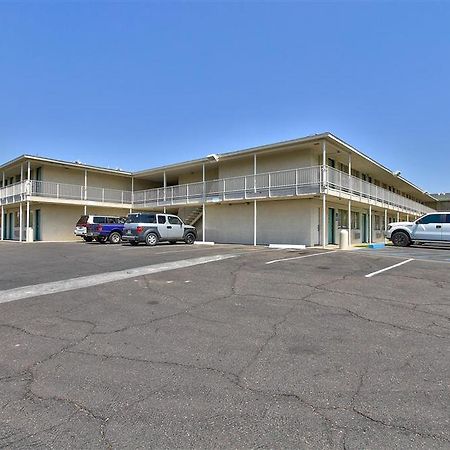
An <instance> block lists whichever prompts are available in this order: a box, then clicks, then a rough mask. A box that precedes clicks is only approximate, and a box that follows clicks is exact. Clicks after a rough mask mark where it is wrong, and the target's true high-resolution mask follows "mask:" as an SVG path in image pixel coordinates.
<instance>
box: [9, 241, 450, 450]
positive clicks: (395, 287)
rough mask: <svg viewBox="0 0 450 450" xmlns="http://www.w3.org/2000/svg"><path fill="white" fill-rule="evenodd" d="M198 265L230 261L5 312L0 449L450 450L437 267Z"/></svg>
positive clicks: (350, 256)
mask: <svg viewBox="0 0 450 450" xmlns="http://www.w3.org/2000/svg"><path fill="white" fill-rule="evenodd" d="M42 248H44V246H42ZM82 248H86V250H79V253H78V254H77V258H79V259H81V260H84V259H86V258H87V256H86V255H91V254H92V253H90V252H91V250H90V249H88V248H87V247H80V249H82ZM99 248H100V247H99ZM172 248H173V247H164V248H163V247H156V248H155V249H150V250H151V251H152V252H153V251H154V250H157V251H158V252H159V251H161V252H162V253H161V255H156V251H155V252H154V253H152V256H154V258H153V259H152V261H155V262H166V261H167V260H170V261H174V259H173V258H172V257H173V254H172V257H170V258H169V254H167V255H164V254H163V251H164V250H167V252H168V251H169V250H171V249H172ZM2 249H3V247H2ZM144 250H146V249H145V248H144V247H143V248H142V251H144ZM180 250H181V247H180ZM210 250H211V249H208V250H205V251H206V252H207V253H208V252H210ZM46 251H47V252H48V253H47V257H48V258H50V260H51V256H52V252H55V253H56V254H58V252H60V255H62V254H64V253H65V252H66V250H64V251H63V250H61V248H60V247H58V246H57V245H56V247H55V248H54V249H53V250H46ZM99 251H101V252H104V253H103V255H109V257H110V258H112V256H111V255H116V254H117V255H120V259H121V260H122V259H126V258H125V256H123V255H124V254H125V253H126V252H127V249H126V248H125V250H124V249H123V248H119V247H115V246H110V247H109V248H106V247H105V248H104V249H103V247H101V249H100V250H99ZM140 251H141V249H140V248H138V251H137V253H138V252H140ZM202 251H203V250H202ZM202 251H200V253H201V252H202ZM84 252H86V254H84ZM108 252H109V253H108ZM116 252H117V253H116ZM190 252H191V250H190V249H189V248H187V249H186V250H184V247H183V250H182V251H181V252H180V255H178V256H177V258H180V259H181V258H182V259H187V258H194V257H196V256H197V254H196V253H195V252H194V253H195V255H194V254H191V253H190ZM214 252H215V253H214ZM208 254H211V255H212V254H233V255H234V257H232V258H229V259H224V260H221V261H216V262H211V263H207V264H203V265H196V266H190V267H185V268H182V269H177V270H168V271H164V272H159V273H154V274H151V275H145V276H140V277H133V278H129V279H126V280H120V281H114V282H110V283H107V284H103V285H99V286H95V287H87V288H84V289H78V290H72V291H66V292H59V293H56V294H52V295H44V296H39V297H32V298H27V299H23V300H18V301H14V302H10V303H4V304H0V317H1V320H0V337H1V340H2V346H1V347H0V361H1V363H0V446H3V447H9V448H25V447H30V446H31V445H34V446H39V447H52V448H69V447H71V448H74V447H76V448H92V447H98V448H119V447H154V448H174V447H177V448H179V447H182V448H186V447H196V448H212V447H225V448H248V447H262V448H265V447H268V448H273V447H277V448H347V449H352V448H354V449H356V448H358V449H360V448H449V446H450V424H449V381H450V380H449V373H450V358H449V356H450V355H449V352H450V350H449V349H450V346H449V338H450V297H449V294H448V293H449V288H450V274H449V266H448V263H432V264H431V263H429V262H427V261H420V260H417V259H414V260H412V261H410V262H408V263H407V264H403V265H401V266H397V267H393V268H392V269H389V270H387V271H384V272H379V271H380V270H383V269H385V268H386V267H389V266H393V265H395V264H397V263H400V262H402V261H404V260H406V259H410V258H405V257H404V256H403V254H402V255H401V256H400V257H397V256H395V257H391V256H384V255H383V254H382V253H370V254H369V253H367V254H366V253H364V252H359V251H355V252H328V251H325V252H324V251H322V250H317V249H308V250H305V251H295V252H289V251H275V252H274V251H267V250H266V249H256V250H255V249H250V248H248V249H244V248H243V247H239V246H220V247H219V246H217V247H216V248H214V249H212V251H211V253H208ZM36 258H37V257H36ZM55 258H56V260H55V261H57V262H55V264H56V265H58V266H59V268H60V272H59V274H60V276H61V277H66V278H68V277H71V276H73V274H74V272H73V270H72V268H71V267H68V266H70V261H69V262H68V263H66V264H64V263H63V261H64V258H61V257H60V256H55ZM58 258H60V259H58ZM99 258H100V259H101V255H100V256H99ZM294 258H295V259H294ZM127 261H128V265H129V264H131V262H130V261H132V260H131V259H130V260H128V259H127ZM143 261H145V264H148V261H147V259H146V258H145V257H143ZM271 261H276V262H273V263H271V264H267V263H269V262H271ZM22 263H23V264H25V266H26V263H25V262H24V261H20V258H18V259H17V260H16V264H17V267H12V266H10V267H9V270H10V271H11V272H12V273H14V272H15V271H16V270H19V269H20V266H21V264H22ZM66 266H67V267H68V268H67V273H65V272H64V267H66ZM125 266H126V264H125ZM48 267H50V266H48ZM133 267H136V266H133ZM375 272H379V273H378V274H377V275H374V276H373V277H370V278H367V277H366V275H367V274H370V273H375Z"/></svg>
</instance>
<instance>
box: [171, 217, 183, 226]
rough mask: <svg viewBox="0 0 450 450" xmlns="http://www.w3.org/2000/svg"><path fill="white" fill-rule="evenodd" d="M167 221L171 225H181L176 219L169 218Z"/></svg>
mask: <svg viewBox="0 0 450 450" xmlns="http://www.w3.org/2000/svg"><path fill="white" fill-rule="evenodd" d="M168 219H169V223H170V224H171V225H181V220H180V219H179V218H178V217H175V216H169V217H168Z"/></svg>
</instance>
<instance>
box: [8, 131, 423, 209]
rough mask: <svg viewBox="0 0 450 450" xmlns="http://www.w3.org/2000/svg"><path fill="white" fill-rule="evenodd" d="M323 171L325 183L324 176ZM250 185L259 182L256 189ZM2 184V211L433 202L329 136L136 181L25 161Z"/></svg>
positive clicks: (212, 158) (138, 175) (75, 166)
mask: <svg viewBox="0 0 450 450" xmlns="http://www.w3.org/2000/svg"><path fill="white" fill-rule="evenodd" d="M319 168H321V169H319ZM324 169H326V176H324V175H323V173H322V172H323V170H324ZM307 173H308V174H310V175H309V181H308V182H307V183H306V182H305V181H301V182H298V179H297V180H296V178H295V177H297V178H298V177H299V176H300V177H303V176H304V174H307ZM316 173H318V174H319V177H322V178H321V179H320V180H319V182H316V180H315V178H316V175H315V174H316ZM253 177H255V178H253ZM252 180H258V181H253V185H252ZM263 180H264V181H263ZM283 180H284V181H283ZM286 180H287V181H286ZM0 181H1V182H0V185H1V186H3V187H2V188H1V190H0V202H2V203H3V204H5V203H11V202H17V201H23V200H24V199H25V198H27V199H28V200H29V199H31V200H37V199H41V200H43V201H50V202H72V203H78V204H93V205H95V204H102V205H105V204H107V205H109V206H121V207H124V206H125V207H130V208H132V207H134V208H138V207H157V206H165V204H167V205H175V204H182V203H185V204H187V203H202V202H204V201H239V200H248V199H249V198H253V197H258V198H272V197H274V198H275V197H280V196H281V194H282V193H283V192H286V193H288V194H287V196H289V195H291V194H292V192H293V193H294V195H301V194H302V192H304V190H305V189H306V186H307V185H308V186H310V187H309V188H308V190H309V191H310V193H311V194H314V195H317V194H320V193H324V192H325V191H326V192H328V194H330V193H333V192H337V193H338V195H340V196H345V195H351V197H352V198H353V199H356V197H357V196H358V195H359V199H360V200H361V201H363V202H367V201H379V200H382V201H383V202H384V203H385V204H390V205H393V206H394V205H395V207H399V208H400V207H401V208H405V206H406V205H409V206H408V208H409V209H410V210H411V211H416V212H420V213H422V212H426V211H427V210H428V208H426V207H424V206H423V203H426V202H429V201H430V199H431V197H430V196H429V195H428V194H427V193H426V192H424V191H422V190H421V189H419V188H418V187H416V186H414V185H413V184H412V183H410V182H409V181H407V180H405V179H404V178H402V177H401V176H399V174H396V173H393V172H392V171H390V170H389V169H387V168H386V167H384V166H382V165H381V164H379V163H378V162H376V161H374V160H372V159H371V158H369V157H367V156H366V155H364V154H362V153H361V152H359V151H358V150H356V149H354V148H353V147H351V146H349V145H348V144H346V143H345V142H343V141H341V140H339V139H338V138H336V137H335V136H333V135H331V134H329V133H325V134H322V135H314V136H309V137H306V138H301V139H297V140H293V141H286V142H281V143H277V144H271V145H266V146H262V147H257V148H252V149H246V150H241V151H238V152H231V153H223V154H211V155H209V156H207V157H205V158H202V159H199V160H195V161H187V162H182V163H178V164H173V165H169V166H165V167H160V168H156V169H149V170H145V171H141V172H135V173H131V172H125V171H122V170H120V169H108V168H100V167H95V166H89V165H85V164H81V163H79V162H65V161H57V160H51V159H48V158H40V157H31V156H23V157H20V158H18V159H17V160H14V161H11V162H10V163H7V164H4V165H3V166H0ZM316 187H317V188H316ZM252 189H253V191H254V192H251V190H252ZM289 189H290V191H289ZM289 192H290V193H289ZM241 194H242V195H241ZM388 199H389V201H388ZM393 199H394V200H395V201H394V200H393Z"/></svg>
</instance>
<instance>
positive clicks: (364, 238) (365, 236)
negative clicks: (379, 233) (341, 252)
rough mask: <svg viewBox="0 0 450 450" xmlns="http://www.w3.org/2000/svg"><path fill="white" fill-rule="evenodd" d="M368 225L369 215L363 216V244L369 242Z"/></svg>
mask: <svg viewBox="0 0 450 450" xmlns="http://www.w3.org/2000/svg"><path fill="white" fill-rule="evenodd" d="M367 228H368V223H367V214H363V215H362V241H363V242H367V240H368V236H367V231H368V229H367Z"/></svg>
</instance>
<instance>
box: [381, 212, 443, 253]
mask: <svg viewBox="0 0 450 450" xmlns="http://www.w3.org/2000/svg"><path fill="white" fill-rule="evenodd" d="M385 234H386V237H387V238H388V239H389V240H391V241H392V243H393V244H394V245H397V246H399V247H407V246H408V245H411V244H412V243H414V242H433V243H447V244H450V212H439V213H437V212H436V213H430V214H426V215H425V216H423V217H421V218H420V219H417V220H416V221H415V222H393V223H390V224H389V226H388V229H387V231H386V233H385Z"/></svg>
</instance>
